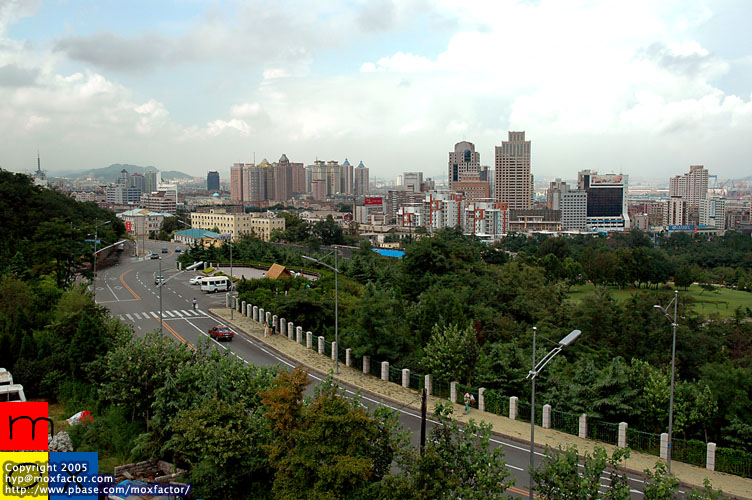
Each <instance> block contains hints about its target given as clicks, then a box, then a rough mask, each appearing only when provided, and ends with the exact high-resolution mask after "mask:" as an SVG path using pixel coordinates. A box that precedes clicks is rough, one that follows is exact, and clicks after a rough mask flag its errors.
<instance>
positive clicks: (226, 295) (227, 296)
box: [225, 293, 230, 307]
mask: <svg viewBox="0 0 752 500" xmlns="http://www.w3.org/2000/svg"><path fill="white" fill-rule="evenodd" d="M225 307H230V294H229V293H226V294H225Z"/></svg>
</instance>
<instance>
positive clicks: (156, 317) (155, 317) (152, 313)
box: [149, 312, 159, 319]
mask: <svg viewBox="0 0 752 500" xmlns="http://www.w3.org/2000/svg"><path fill="white" fill-rule="evenodd" d="M149 314H151V315H152V316H154V319H159V316H157V315H156V314H155V313H154V312H151V313H149Z"/></svg>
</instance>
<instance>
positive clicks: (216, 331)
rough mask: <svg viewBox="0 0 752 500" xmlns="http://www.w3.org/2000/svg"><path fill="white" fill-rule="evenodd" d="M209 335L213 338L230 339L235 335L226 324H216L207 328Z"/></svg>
mask: <svg viewBox="0 0 752 500" xmlns="http://www.w3.org/2000/svg"><path fill="white" fill-rule="evenodd" d="M209 336H210V337H211V338H213V339H215V340H222V339H227V340H232V338H233V337H234V336H235V332H233V331H232V330H230V329H229V328H228V327H226V326H222V325H217V326H215V327H213V328H211V329H209Z"/></svg>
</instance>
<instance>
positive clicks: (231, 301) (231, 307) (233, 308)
mask: <svg viewBox="0 0 752 500" xmlns="http://www.w3.org/2000/svg"><path fill="white" fill-rule="evenodd" d="M234 311H235V296H234V295H233V294H232V233H231V234H230V319H233V317H234V314H233V312H234Z"/></svg>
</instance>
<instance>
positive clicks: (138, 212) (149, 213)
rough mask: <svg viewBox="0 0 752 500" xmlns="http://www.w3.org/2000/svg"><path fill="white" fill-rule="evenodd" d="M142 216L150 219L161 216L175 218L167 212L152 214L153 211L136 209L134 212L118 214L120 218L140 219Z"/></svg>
mask: <svg viewBox="0 0 752 500" xmlns="http://www.w3.org/2000/svg"><path fill="white" fill-rule="evenodd" d="M141 215H146V216H148V217H156V216H158V215H161V216H162V217H173V215H172V214H168V213H166V212H152V211H151V210H147V209H145V208H134V209H133V210H128V211H126V212H122V213H119V214H117V216H118V217H139V216H141Z"/></svg>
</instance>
